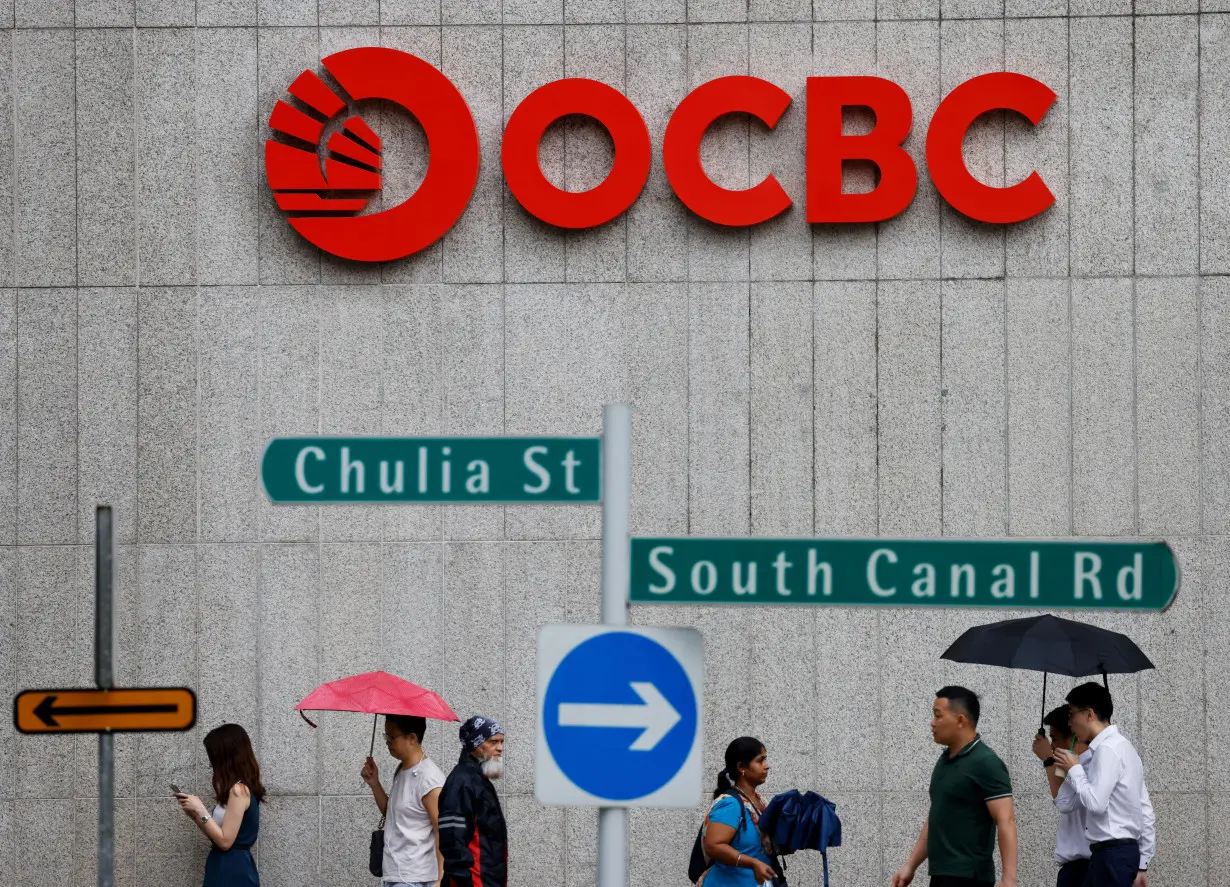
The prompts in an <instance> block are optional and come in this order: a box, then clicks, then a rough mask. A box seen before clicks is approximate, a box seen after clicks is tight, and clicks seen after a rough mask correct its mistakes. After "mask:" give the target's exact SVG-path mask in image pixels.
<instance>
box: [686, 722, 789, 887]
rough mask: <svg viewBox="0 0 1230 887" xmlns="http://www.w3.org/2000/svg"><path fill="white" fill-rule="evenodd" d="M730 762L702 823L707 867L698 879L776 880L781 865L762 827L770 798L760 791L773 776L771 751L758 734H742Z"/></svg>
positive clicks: (722, 882)
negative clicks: (761, 795) (761, 821)
mask: <svg viewBox="0 0 1230 887" xmlns="http://www.w3.org/2000/svg"><path fill="white" fill-rule="evenodd" d="M725 764H726V766H725V767H724V768H723V769H722V770H721V771H720V772H719V773H718V775H717V788H715V789H714V791H713V797H714V802H713V804H712V805H711V806H710V807H709V813H708V815H707V816H706V817H705V822H704V825H702V826H701V835H700V840H701V847H702V849H703V851H704V860H703V863H702V865H706V864H707V866H708V867H707V868H703V870H702V871H701V872H697V873H695V874H696V875H697V878H696V883H697V884H698V885H700V884H703V885H704V887H754V885H756V884H771V883H773V882H774V880H775V879H776V878H778V877H779V876H780V874H781V871H780V868H779V867H778V865H777V862H776V857H775V854H774V849H773V843H772V841H771V840H770V839H769V837H768V836H767V835H763V834H761V831H760V815H761V814H762V813H763V812H764V809H765V803H764V801H763V800H762V799H761V797H760V795H759V794H758V793H757V791H756V790H757V789H758V788H759V787H760V786H762V785H764V783H765V780H766V779H768V777H769V760H768V754H767V753H766V751H765V747H764V745H763V743H761V741H760V740H759V739H755V738H753V737H751V736H741V737H739V738H738V739H736V740H734V741H733V742H731V743H730V745H728V746H726V761H725ZM693 856H695V854H693Z"/></svg>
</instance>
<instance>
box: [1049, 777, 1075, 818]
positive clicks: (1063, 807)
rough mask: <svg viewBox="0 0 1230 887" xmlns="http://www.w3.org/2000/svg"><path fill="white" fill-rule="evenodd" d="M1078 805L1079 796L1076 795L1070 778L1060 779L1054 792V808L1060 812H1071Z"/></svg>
mask: <svg viewBox="0 0 1230 887" xmlns="http://www.w3.org/2000/svg"><path fill="white" fill-rule="evenodd" d="M1080 805H1081V804H1080V798H1078V797H1077V796H1076V789H1075V788H1074V787H1073V785H1072V780H1071V779H1064V780H1062V781H1061V782H1060V785H1059V791H1057V792H1056V793H1055V808H1056V809H1057V810H1059V812H1060V813H1073V812H1075V811H1076V809H1077V808H1078V807H1080Z"/></svg>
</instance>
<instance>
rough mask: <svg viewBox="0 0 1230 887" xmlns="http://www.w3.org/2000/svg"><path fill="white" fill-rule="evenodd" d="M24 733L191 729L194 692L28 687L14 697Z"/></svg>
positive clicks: (15, 719)
mask: <svg viewBox="0 0 1230 887" xmlns="http://www.w3.org/2000/svg"><path fill="white" fill-rule="evenodd" d="M13 723H14V724H15V725H16V726H17V729H18V730H19V731H20V732H22V733H140V732H152V731H159V730H189V729H191V728H192V725H193V724H195V723H196V695H195V694H194V693H193V692H192V691H191V690H189V689H187V688H185V687H151V688H143V689H133V690H86V689H76V690H24V691H22V692H21V693H19V694H17V698H16V699H14V700H13Z"/></svg>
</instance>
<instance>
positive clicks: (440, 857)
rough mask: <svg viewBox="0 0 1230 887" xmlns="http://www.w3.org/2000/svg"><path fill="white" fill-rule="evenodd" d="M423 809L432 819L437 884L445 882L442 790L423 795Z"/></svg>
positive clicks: (434, 790) (436, 789) (433, 790)
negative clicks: (442, 838) (441, 834)
mask: <svg viewBox="0 0 1230 887" xmlns="http://www.w3.org/2000/svg"><path fill="white" fill-rule="evenodd" d="M423 807H424V808H425V809H426V810H427V816H428V817H429V818H430V819H431V839H432V840H433V841H435V843H436V882H437V883H439V882H440V881H443V880H444V854H442V853H441V852H440V789H439V788H433V789H432V790H431V791H429V792H428V793H427V794H425V795H423Z"/></svg>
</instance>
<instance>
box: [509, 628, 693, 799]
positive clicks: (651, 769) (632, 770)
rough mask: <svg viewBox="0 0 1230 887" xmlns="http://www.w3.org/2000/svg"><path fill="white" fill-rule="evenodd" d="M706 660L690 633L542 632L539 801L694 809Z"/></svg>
mask: <svg viewBox="0 0 1230 887" xmlns="http://www.w3.org/2000/svg"><path fill="white" fill-rule="evenodd" d="M704 661H705V653H704V645H703V643H702V641H701V637H700V633H699V632H697V631H695V630H694V629H691V628H632V627H627V626H619V627H615V626H606V625H549V626H547V627H545V628H544V629H543V630H542V632H541V633H540V634H539V635H538V754H537V765H536V771H535V778H534V791H535V794H536V795H537V797H538V800H539V801H540V802H541V803H543V804H579V805H590V806H602V807H694V806H696V803H697V801H698V800H700V790H701V753H702V752H701V731H700V725H701V712H702V711H703V709H702V700H701V691H702V688H703V687H704V684H705V681H704Z"/></svg>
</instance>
